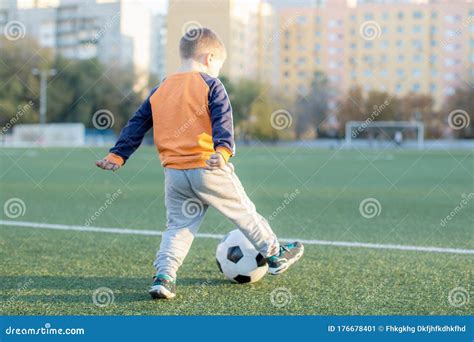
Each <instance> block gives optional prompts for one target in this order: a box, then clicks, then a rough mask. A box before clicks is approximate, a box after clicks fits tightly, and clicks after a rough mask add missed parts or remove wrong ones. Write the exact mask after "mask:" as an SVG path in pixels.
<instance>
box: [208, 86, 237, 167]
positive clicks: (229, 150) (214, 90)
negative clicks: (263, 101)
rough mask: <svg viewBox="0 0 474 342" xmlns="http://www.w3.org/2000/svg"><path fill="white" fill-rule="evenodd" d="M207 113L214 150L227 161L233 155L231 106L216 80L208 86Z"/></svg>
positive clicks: (222, 87)
mask: <svg viewBox="0 0 474 342" xmlns="http://www.w3.org/2000/svg"><path fill="white" fill-rule="evenodd" d="M209 111H210V113H211V124H212V140H213V142H214V149H215V150H216V151H218V152H221V153H222V154H223V155H224V158H225V159H226V160H228V159H229V157H230V156H232V155H234V154H235V142H234V123H233V118H232V106H231V104H230V100H229V96H228V95H227V92H226V90H225V88H224V85H223V84H222V82H221V81H219V80H218V79H213V80H212V82H210V84H209Z"/></svg>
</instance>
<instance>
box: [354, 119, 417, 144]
mask: <svg viewBox="0 0 474 342" xmlns="http://www.w3.org/2000/svg"><path fill="white" fill-rule="evenodd" d="M345 135H346V146H348V147H393V146H400V147H415V148H419V149H421V148H423V144H424V139H425V138H424V136H425V126H424V124H423V123H422V122H419V121H349V122H347V123H346V132H345Z"/></svg>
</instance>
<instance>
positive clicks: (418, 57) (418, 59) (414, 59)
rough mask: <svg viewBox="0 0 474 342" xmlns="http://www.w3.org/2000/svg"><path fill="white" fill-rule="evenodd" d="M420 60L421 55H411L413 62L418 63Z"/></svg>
mask: <svg viewBox="0 0 474 342" xmlns="http://www.w3.org/2000/svg"><path fill="white" fill-rule="evenodd" d="M421 60H422V58H421V55H414V56H413V62H415V63H420V62H421Z"/></svg>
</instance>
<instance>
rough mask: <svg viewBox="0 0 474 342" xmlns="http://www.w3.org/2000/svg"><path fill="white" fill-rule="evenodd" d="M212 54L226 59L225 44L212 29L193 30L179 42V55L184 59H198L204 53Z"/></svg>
mask: <svg viewBox="0 0 474 342" xmlns="http://www.w3.org/2000/svg"><path fill="white" fill-rule="evenodd" d="M209 52H212V53H214V54H216V55H217V56H219V57H220V58H223V59H225V58H226V50H225V46H224V43H223V42H222V40H221V39H220V38H219V36H218V35H217V34H216V33H215V32H214V31H212V30H211V29H208V28H205V27H202V28H192V29H190V30H188V31H187V32H186V33H185V34H184V35H183V37H182V38H181V41H180V42H179V54H180V56H181V58H182V59H190V58H196V57H198V56H199V55H200V54H202V53H209Z"/></svg>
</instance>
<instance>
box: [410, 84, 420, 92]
mask: <svg viewBox="0 0 474 342" xmlns="http://www.w3.org/2000/svg"><path fill="white" fill-rule="evenodd" d="M412 89H413V91H414V92H419V91H420V89H421V87H420V84H419V83H415V84H413V88H412Z"/></svg>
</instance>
